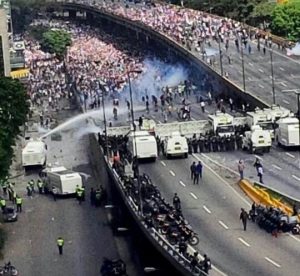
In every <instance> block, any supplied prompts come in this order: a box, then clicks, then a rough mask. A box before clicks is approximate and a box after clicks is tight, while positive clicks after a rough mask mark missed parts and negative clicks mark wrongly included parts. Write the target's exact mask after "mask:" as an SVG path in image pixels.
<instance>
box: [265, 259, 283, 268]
mask: <svg viewBox="0 0 300 276" xmlns="http://www.w3.org/2000/svg"><path fill="white" fill-rule="evenodd" d="M265 260H267V261H268V262H269V263H271V264H272V265H275V266H276V267H281V265H280V264H278V263H276V262H274V261H273V260H272V259H270V258H268V257H265Z"/></svg>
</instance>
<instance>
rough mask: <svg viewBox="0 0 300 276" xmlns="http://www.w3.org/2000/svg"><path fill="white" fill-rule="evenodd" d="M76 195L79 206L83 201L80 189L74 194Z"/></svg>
mask: <svg viewBox="0 0 300 276" xmlns="http://www.w3.org/2000/svg"><path fill="white" fill-rule="evenodd" d="M76 195H77V200H78V202H79V204H81V203H82V201H83V190H82V189H81V188H79V189H78V190H77V192H76Z"/></svg>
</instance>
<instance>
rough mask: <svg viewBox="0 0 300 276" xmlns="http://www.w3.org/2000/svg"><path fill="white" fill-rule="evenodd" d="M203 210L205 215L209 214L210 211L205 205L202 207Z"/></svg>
mask: <svg viewBox="0 0 300 276" xmlns="http://www.w3.org/2000/svg"><path fill="white" fill-rule="evenodd" d="M203 209H204V210H205V211H206V212H207V213H209V214H211V210H209V209H208V208H207V207H206V206H205V205H203Z"/></svg>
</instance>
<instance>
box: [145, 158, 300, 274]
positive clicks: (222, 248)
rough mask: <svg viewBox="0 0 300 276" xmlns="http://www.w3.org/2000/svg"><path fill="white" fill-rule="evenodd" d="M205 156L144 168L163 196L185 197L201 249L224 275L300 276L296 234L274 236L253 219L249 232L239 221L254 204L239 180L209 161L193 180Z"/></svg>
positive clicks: (184, 207)
mask: <svg viewBox="0 0 300 276" xmlns="http://www.w3.org/2000/svg"><path fill="white" fill-rule="evenodd" d="M198 160H201V156H199V155H194V156H190V157H189V158H188V159H172V160H166V159H164V158H161V159H159V160H158V161H157V162H156V163H150V164H143V165H141V172H145V173H147V174H149V175H150V177H151V179H152V180H153V182H154V183H155V184H156V185H158V187H159V189H160V190H161V192H162V194H163V196H164V197H165V198H166V199H168V200H169V201H170V202H172V197H173V194H174V193H175V192H176V193H177V194H178V195H179V197H180V198H181V202H182V208H183V213H184V216H185V217H186V219H187V220H188V221H189V222H190V223H191V225H192V226H193V229H194V230H195V231H196V232H197V233H198V234H199V238H200V243H199V245H198V249H199V251H200V252H201V253H207V254H208V255H209V256H211V258H212V262H213V264H214V265H215V266H216V267H217V268H218V269H219V270H220V272H219V273H218V274H220V275H225V274H226V275H249V276H250V275H251V276H253V275H291V276H292V275H298V271H299V269H300V265H299V262H298V257H297V256H298V250H299V242H300V240H298V239H296V238H295V237H292V236H290V235H282V236H279V238H277V239H276V238H274V237H272V236H271V235H270V234H267V233H266V232H264V231H263V230H261V229H259V228H258V226H257V225H255V224H252V223H251V222H248V229H247V231H246V232H244V231H243V230H242V224H241V222H240V221H239V214H240V208H241V207H244V208H245V209H246V210H248V209H250V207H249V206H250V203H248V202H247V201H246V199H245V198H244V197H243V196H242V195H241V194H240V192H239V191H235V190H233V189H234V188H232V185H233V183H231V182H227V181H226V180H224V179H223V178H221V177H220V176H218V175H217V174H216V173H215V172H214V171H213V169H211V168H210V167H208V166H207V165H205V166H204V168H203V179H202V180H201V181H200V184H199V185H193V184H192V181H191V179H190V171H189V166H190V164H191V162H192V161H198Z"/></svg>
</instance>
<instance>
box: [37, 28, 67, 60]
mask: <svg viewBox="0 0 300 276" xmlns="http://www.w3.org/2000/svg"><path fill="white" fill-rule="evenodd" d="M71 42H72V40H71V35H70V34H69V33H68V32H66V31H64V30H49V31H46V32H44V33H43V37H42V40H41V41H40V43H41V46H42V48H43V49H44V50H45V51H47V52H49V53H51V54H56V55H57V56H58V57H63V56H64V54H65V53H66V51H67V47H68V46H70V45H71Z"/></svg>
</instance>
